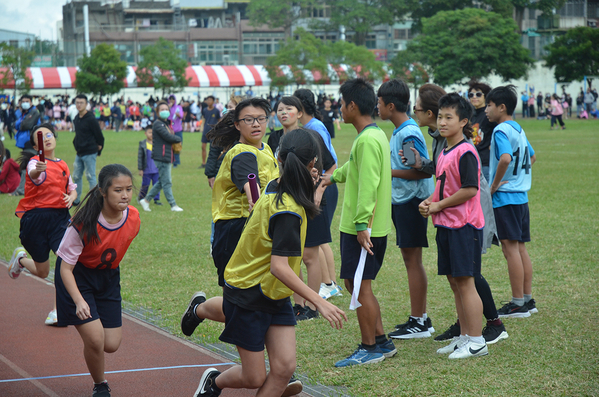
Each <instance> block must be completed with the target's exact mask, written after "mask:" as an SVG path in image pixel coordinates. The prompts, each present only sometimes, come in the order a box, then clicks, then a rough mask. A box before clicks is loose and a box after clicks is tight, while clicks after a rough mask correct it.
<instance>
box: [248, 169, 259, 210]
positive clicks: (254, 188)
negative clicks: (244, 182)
mask: <svg viewBox="0 0 599 397" xmlns="http://www.w3.org/2000/svg"><path fill="white" fill-rule="evenodd" d="M248 182H249V183H250V194H251V195H252V202H253V203H254V204H256V201H258V198H259V197H260V191H259V190H258V182H257V181H256V174H249V175H248Z"/></svg>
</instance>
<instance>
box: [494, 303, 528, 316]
mask: <svg viewBox="0 0 599 397" xmlns="http://www.w3.org/2000/svg"><path fill="white" fill-rule="evenodd" d="M497 314H498V315H499V318H506V317H509V318H523V317H530V313H529V312H528V307H527V306H526V304H525V305H523V306H518V305H516V304H515V303H514V302H508V303H506V304H505V305H503V306H502V307H501V309H499V310H497Z"/></svg>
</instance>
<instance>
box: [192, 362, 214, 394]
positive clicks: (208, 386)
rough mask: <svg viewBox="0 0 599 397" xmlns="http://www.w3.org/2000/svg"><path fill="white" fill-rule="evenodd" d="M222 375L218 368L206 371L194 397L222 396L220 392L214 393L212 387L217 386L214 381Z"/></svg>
mask: <svg viewBox="0 0 599 397" xmlns="http://www.w3.org/2000/svg"><path fill="white" fill-rule="evenodd" d="M218 375H220V371H218V370H217V369H216V368H208V369H207V370H206V371H204V374H203V375H202V379H200V384H199V385H198V388H197V389H196V391H195V393H194V397H218V396H220V391H214V390H213V389H214V388H213V387H212V386H216V385H215V384H214V380H215V379H216V377H217V376H218Z"/></svg>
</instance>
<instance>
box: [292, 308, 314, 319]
mask: <svg viewBox="0 0 599 397" xmlns="http://www.w3.org/2000/svg"><path fill="white" fill-rule="evenodd" d="M318 317H319V314H318V310H312V309H310V308H309V307H308V306H307V305H306V306H305V308H304V312H303V313H302V314H300V315H299V316H295V321H304V320H312V319H313V318H318Z"/></svg>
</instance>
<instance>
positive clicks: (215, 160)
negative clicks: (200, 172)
mask: <svg viewBox="0 0 599 397" xmlns="http://www.w3.org/2000/svg"><path fill="white" fill-rule="evenodd" d="M224 158H225V153H224V152H223V148H222V147H218V146H214V145H210V151H209V152H208V160H207V161H206V169H205V170H204V175H206V176H207V177H208V178H215V177H216V175H217V174H218V170H219V169H220V165H221V163H222V162H223V159H224Z"/></svg>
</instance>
